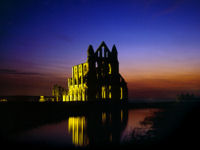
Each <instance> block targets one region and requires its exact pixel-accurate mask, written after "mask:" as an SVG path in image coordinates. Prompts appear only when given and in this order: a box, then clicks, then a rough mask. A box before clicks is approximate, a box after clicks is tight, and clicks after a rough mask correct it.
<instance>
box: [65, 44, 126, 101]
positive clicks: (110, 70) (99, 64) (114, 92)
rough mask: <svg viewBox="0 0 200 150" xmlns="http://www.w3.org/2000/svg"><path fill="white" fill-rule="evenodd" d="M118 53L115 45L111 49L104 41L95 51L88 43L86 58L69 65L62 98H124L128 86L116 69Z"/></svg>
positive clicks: (73, 99) (76, 99)
mask: <svg viewBox="0 0 200 150" xmlns="http://www.w3.org/2000/svg"><path fill="white" fill-rule="evenodd" d="M117 55H118V54H117V49H116V47H115V45H114V46H113V47H112V50H111V51H110V50H109V49H108V47H107V46H106V44H105V43H104V42H102V43H101V45H100V46H99V47H98V48H97V50H96V51H94V49H93V47H92V46H91V45H89V47H88V50H87V61H86V62H85V63H82V64H79V65H76V66H73V67H72V77H71V78H69V79H68V92H67V94H66V95H63V101H96V100H111V101H126V100H127V99H128V89H127V84H126V82H125V80H124V78H123V77H122V76H121V75H120V73H119V62H118V58H117Z"/></svg>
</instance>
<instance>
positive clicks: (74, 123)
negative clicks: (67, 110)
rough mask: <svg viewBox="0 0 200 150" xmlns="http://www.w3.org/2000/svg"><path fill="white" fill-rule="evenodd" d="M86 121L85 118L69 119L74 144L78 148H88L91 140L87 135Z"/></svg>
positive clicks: (69, 129) (69, 128)
mask: <svg viewBox="0 0 200 150" xmlns="http://www.w3.org/2000/svg"><path fill="white" fill-rule="evenodd" d="M85 128H86V120H85V117H69V119H68V131H69V132H72V142H73V144H74V145H76V146H86V145H88V144H89V139H88V138H87V135H86V133H85Z"/></svg>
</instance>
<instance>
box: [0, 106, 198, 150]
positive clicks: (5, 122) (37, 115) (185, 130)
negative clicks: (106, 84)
mask: <svg viewBox="0 0 200 150" xmlns="http://www.w3.org/2000/svg"><path fill="white" fill-rule="evenodd" d="M122 108H123V109H130V108H162V109H163V110H164V111H162V112H158V113H157V114H156V115H157V117H154V118H147V119H146V120H145V121H144V123H145V122H152V124H153V130H151V131H150V132H149V133H148V134H147V135H146V136H143V137H142V136H141V137H139V138H138V137H137V138H136V137H134V136H135V135H134V133H133V135H132V136H133V139H134V140H132V141H129V142H127V143H124V144H122V145H119V144H118V143H114V144H112V145H105V144H103V145H98V146H95V145H93V146H89V147H86V148H84V149H87V148H95V149H104V148H120V149H151V148H152V149H174V148H177V149H181V148H188V149H194V148H195V147H196V148H197V149H198V148H200V138H199V136H200V121H199V120H200V117H199V115H200V102H182V103H148V104H147V103H137V104H122V105H119V104H110V103H101V104H100V103H87V104H84V103H72V104H66V103H38V102H21V103H19V102H18V103H17V102H4V103H0V120H1V121H0V138H1V142H0V144H1V147H4V148H6V149H7V148H15V149H16V148H27V149H31V148H33V149H38V148H42V149H43V148H48V149H52V147H48V145H31V144H29V145H24V144H23V145H22V144H19V143H15V142H11V141H8V140H6V138H5V137H7V136H9V135H10V134H13V133H17V132H20V131H24V130H28V129H31V128H35V127H37V126H40V125H42V124H48V123H53V122H59V121H61V120H63V118H65V117H66V115H70V114H73V115H77V116H78V115H80V114H84V113H87V112H88V111H89V112H95V111H98V110H105V111H108V110H109V111H110V110H115V109H122ZM55 118H56V119H55ZM54 148H56V147H54ZM69 148H74V147H67V148H64V149H69Z"/></svg>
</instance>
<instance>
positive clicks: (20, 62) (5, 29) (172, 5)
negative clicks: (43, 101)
mask: <svg viewBox="0 0 200 150" xmlns="http://www.w3.org/2000/svg"><path fill="white" fill-rule="evenodd" d="M102 41H105V42H106V43H107V45H108V47H110V48H111V47H112V45H113V44H116V46H117V49H118V53H119V61H120V72H121V73H122V75H123V76H124V77H125V79H126V80H127V82H128V85H129V90H130V93H131V92H132V91H138V92H139V93H142V90H141V89H145V91H147V96H146V97H151V94H150V96H148V93H153V92H154V94H153V95H155V93H156V92H157V91H158V90H160V89H162V90H163V91H167V92H166V93H165V94H166V95H167V94H168V95H170V94H169V93H173V94H174V93H178V92H181V91H187V90H189V91H192V92H196V93H198V92H199V93H200V86H199V85H200V80H199V75H200V70H199V65H200V61H199V58H200V42H199V41H200V2H199V1H198V0H196V1H195V0H65V1H64V0H63V1H62V0H59V1H56V0H26V1H25V0H24V1H22V0H18V1H14V0H13V1H11V0H4V1H1V2H0V50H1V55H0V62H1V63H0V75H1V80H2V81H0V82H1V84H2V85H4V89H2V90H1V91H2V92H1V93H0V94H1V95H4V94H11V95H12V94H23V93H27V94H33V95H48V94H50V93H51V90H50V87H51V86H52V84H53V83H55V82H58V83H60V84H62V85H66V78H67V77H69V76H71V67H72V66H73V65H75V64H79V63H82V62H84V61H86V57H87V55H86V50H87V47H88V45H89V44H92V45H93V47H94V48H97V47H98V45H99V44H100V43H101V42H102ZM30 77H31V78H33V79H34V83H32V82H31V81H29V78H30ZM169 81H170V83H171V84H169ZM183 81H184V82H183ZM16 82H17V83H16ZM36 83H38V84H36ZM39 83H40V84H39ZM41 84H42V85H41ZM166 84H167V85H166ZM38 86H39V87H41V88H40V89H41V90H37V89H38V88H37V87H38ZM11 87H13V88H11ZM14 87H21V90H20V88H19V89H18V90H19V91H18V90H15V88H14ZM23 87H26V90H25V89H24V88H23ZM165 87H167V89H166V88H165ZM27 89H28V90H27ZM152 89H153V90H154V91H153V92H152ZM169 89H170V90H169ZM171 89H173V90H172V91H171ZM177 89H179V91H177ZM173 94H172V95H173ZM136 95H137V93H136ZM164 96H165V95H164ZM131 97H134V94H133V95H131ZM138 97H139V96H138ZM152 97H153V96H152ZM169 97H170V96H169Z"/></svg>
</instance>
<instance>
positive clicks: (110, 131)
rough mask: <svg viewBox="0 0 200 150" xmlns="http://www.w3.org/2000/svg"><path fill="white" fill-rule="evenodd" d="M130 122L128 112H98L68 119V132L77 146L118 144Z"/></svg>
mask: <svg viewBox="0 0 200 150" xmlns="http://www.w3.org/2000/svg"><path fill="white" fill-rule="evenodd" d="M127 121H128V111H126V110H122V109H121V110H120V109H119V110H115V111H104V112H102V111H96V112H92V113H88V114H85V115H84V116H76V117H74V116H73V117H69V118H68V132H69V133H71V136H72V143H73V144H74V145H76V146H86V145H88V144H89V145H98V144H100V145H101V144H104V145H105V144H117V143H120V139H121V135H122V132H123V131H124V129H125V127H126V125H127Z"/></svg>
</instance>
